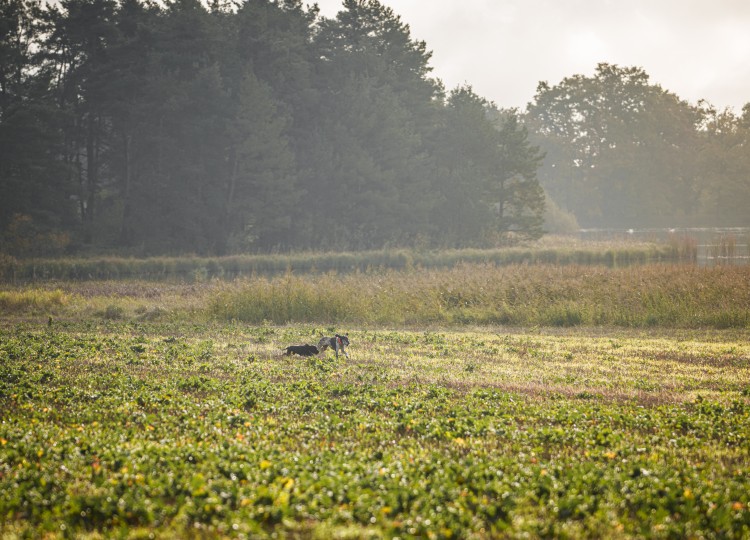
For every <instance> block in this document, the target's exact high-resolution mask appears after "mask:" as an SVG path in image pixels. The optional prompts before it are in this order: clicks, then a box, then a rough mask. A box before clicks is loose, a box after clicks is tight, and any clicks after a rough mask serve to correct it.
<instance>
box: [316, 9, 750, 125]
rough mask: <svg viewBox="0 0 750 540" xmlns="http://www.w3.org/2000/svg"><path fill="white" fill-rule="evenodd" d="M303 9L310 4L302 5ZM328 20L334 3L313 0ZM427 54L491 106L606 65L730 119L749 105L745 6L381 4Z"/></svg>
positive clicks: (451, 83) (450, 80)
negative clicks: (725, 111)
mask: <svg viewBox="0 0 750 540" xmlns="http://www.w3.org/2000/svg"><path fill="white" fill-rule="evenodd" d="M311 3H312V2H311ZM317 3H318V5H319V7H320V9H321V13H322V14H323V15H324V16H326V17H334V16H335V15H336V13H337V12H338V11H339V9H340V8H341V6H342V2H341V0H320V1H318V2H317ZM383 3H384V4H385V5H388V6H389V7H391V8H392V9H393V10H394V12H395V13H396V14H397V15H399V16H401V19H402V21H403V22H405V23H407V24H408V25H409V26H410V28H411V34H412V37H413V38H414V39H418V40H422V41H425V42H426V43H427V48H428V50H431V51H432V53H433V56H432V61H431V65H432V67H433V68H434V72H433V73H434V75H435V76H436V77H437V78H439V79H441V80H442V81H443V82H444V83H445V86H446V87H447V88H448V89H450V88H453V87H455V86H457V85H460V84H466V83H468V84H470V85H472V87H473V88H474V90H475V91H476V92H477V93H478V94H480V95H482V96H483V97H486V98H488V99H490V100H492V101H494V102H495V103H496V104H497V105H498V106H500V107H519V108H524V107H525V106H526V104H527V103H528V102H529V101H531V100H532V98H533V97H534V93H535V90H536V87H537V84H538V83H539V81H547V82H549V83H550V84H553V85H554V84H557V83H559V82H560V81H561V80H562V79H563V78H564V77H568V76H570V75H574V74H582V75H592V74H593V72H594V69H595V67H596V64H597V63H599V62H607V63H610V64H618V65H620V66H637V67H641V68H643V69H644V70H645V71H646V73H648V74H649V76H650V77H651V82H652V83H654V84H659V85H661V86H662V87H663V88H664V89H665V90H669V91H670V92H673V93H675V94H677V95H678V96H679V97H680V98H682V99H684V100H687V101H689V102H690V103H693V104H695V103H697V102H698V100H700V99H705V100H707V101H708V102H710V103H711V104H712V105H714V106H716V107H717V108H719V109H722V108H724V107H731V108H733V109H734V110H735V111H736V112H739V111H740V110H741V109H742V106H743V105H744V104H745V103H748V102H750V2H747V1H746V0H658V1H654V0H632V1H629V2H622V1H613V0H502V1H501V0H462V1H458V0H429V1H426V0H392V1H390V2H388V1H384V2H383Z"/></svg>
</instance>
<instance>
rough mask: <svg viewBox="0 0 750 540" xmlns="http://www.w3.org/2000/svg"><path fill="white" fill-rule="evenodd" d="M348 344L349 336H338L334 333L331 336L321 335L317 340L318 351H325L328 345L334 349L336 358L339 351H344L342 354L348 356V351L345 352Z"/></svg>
mask: <svg viewBox="0 0 750 540" xmlns="http://www.w3.org/2000/svg"><path fill="white" fill-rule="evenodd" d="M348 346H349V338H348V337H346V336H340V335H338V334H335V335H334V336H333V337H323V338H320V341H318V349H319V350H320V352H323V351H325V350H326V349H327V348H328V347H330V348H331V349H333V350H334V351H336V358H338V357H339V351H341V352H342V353H344V356H346V357H347V358H349V353H347V352H346V348H347V347H348Z"/></svg>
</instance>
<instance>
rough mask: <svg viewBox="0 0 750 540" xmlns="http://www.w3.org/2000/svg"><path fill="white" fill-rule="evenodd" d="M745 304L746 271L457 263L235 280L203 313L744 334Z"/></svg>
mask: <svg viewBox="0 0 750 540" xmlns="http://www.w3.org/2000/svg"><path fill="white" fill-rule="evenodd" d="M748 306H750V268H748V267H714V268H702V267H697V266H693V265H650V266H638V267H628V268H607V267H602V266H581V265H569V266H557V265H554V266H553V265H534V266H530V265H512V266H497V265H493V264H460V265H457V266H456V267H454V268H450V269H430V270H424V269H423V270H419V271H405V272H396V271H385V272H369V273H368V272H365V273H362V272H355V273H351V274H346V275H339V274H333V273H329V274H325V275H318V276H313V275H308V276H297V275H294V274H292V273H287V274H285V275H284V276H278V277H256V278H254V279H247V280H239V281H236V282H234V283H233V284H231V285H227V286H226V287H225V288H224V289H223V290H220V291H219V292H216V293H215V294H214V295H213V296H212V298H211V299H210V300H209V301H208V305H207V312H208V314H209V315H210V316H211V317H215V318H217V319H219V320H238V321H245V322H249V323H255V324H258V323H262V322H264V321H266V322H271V323H275V324H285V323H290V322H311V323H323V322H326V323H350V324H358V325H367V324H374V325H419V324H446V325H461V324H478V325H490V324H493V325H494V324H499V325H512V326H534V325H541V326H584V325H585V326H590V325H595V326H597V325H613V326H623V327H650V326H666V327H685V328H699V327H710V328H746V327H748V326H750V311H748Z"/></svg>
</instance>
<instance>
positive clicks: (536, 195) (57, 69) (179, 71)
mask: <svg viewBox="0 0 750 540" xmlns="http://www.w3.org/2000/svg"><path fill="white" fill-rule="evenodd" d="M34 4H35V3H34V2H32V3H24V2H19V1H13V2H11V3H10V4H9V5H8V6H7V8H4V10H3V11H2V17H3V21H1V22H2V24H3V28H5V27H8V32H7V33H3V35H2V36H0V38H1V39H2V40H3V41H2V42H1V43H0V45H2V47H3V49H2V50H3V51H7V56H8V57H9V59H10V60H12V61H9V62H7V66H6V62H3V67H2V69H1V70H0V76H1V77H2V79H1V80H2V86H3V89H4V91H3V96H2V101H1V102H0V107H2V110H0V150H2V154H3V155H7V156H9V159H7V160H6V159H4V160H3V161H2V163H0V201H2V202H0V205H2V212H0V216H2V218H0V249H2V250H3V251H4V252H7V253H10V254H12V255H14V256H23V257H29V256H39V255H52V254H55V253H59V252H61V251H62V250H64V249H68V248H69V249H70V250H71V251H78V250H82V249H84V248H92V249H93V250H94V251H98V252H107V253H111V252H113V251H118V252H120V253H125V254H128V255H130V254H138V255H154V254H182V253H199V254H202V255H225V254H227V253H242V252H247V251H248V250H256V251H264V252H271V251H274V250H277V249H279V248H283V249H288V248H306V249H310V248H314V249H321V248H322V249H330V250H337V251H343V250H346V249H374V248H382V247H384V246H425V245H431V246H442V245H445V244H450V245H457V246H465V245H487V244H490V243H492V242H494V241H495V237H494V236H493V235H492V234H489V233H491V232H497V231H499V232H501V233H505V232H507V231H509V230H512V231H516V232H517V233H521V234H524V235H528V236H529V237H532V238H535V237H538V236H539V235H540V234H541V229H540V219H541V218H540V216H541V212H542V210H543V201H542V194H541V192H540V191H539V190H538V189H536V188H535V184H536V179H535V177H534V172H535V170H536V167H537V166H538V159H537V157H536V150H535V149H531V148H530V147H529V145H528V143H527V141H526V132H525V130H524V129H523V128H521V127H520V126H519V125H518V122H517V121H518V118H517V117H516V115H515V113H514V112H508V113H507V114H505V118H504V120H503V121H502V122H497V118H495V119H494V120H493V122H490V121H489V120H488V119H487V118H486V117H485V116H486V115H489V114H491V113H492V112H493V111H494V107H493V106H491V105H490V104H489V103H487V102H486V101H482V102H481V103H480V102H479V101H478V102H477V103H478V104H479V109H478V112H479V116H473V117H470V118H467V119H466V120H467V121H466V122H463V124H462V126H461V128H462V130H463V133H481V134H482V136H483V137H484V136H486V137H487V140H486V144H489V146H490V147H493V148H494V149H493V152H492V154H491V155H489V156H487V155H484V156H482V157H483V159H482V160H480V161H477V162H476V163H477V165H478V167H473V166H472V162H473V161H474V160H475V158H476V157H477V156H476V155H468V154H467V155H463V154H462V153H461V152H459V151H457V150H456V148H448V150H449V151H450V152H452V155H453V156H454V157H453V159H452V161H453V162H454V163H455V165H456V167H457V170H459V171H460V174H451V173H446V172H445V171H444V170H443V165H442V164H440V161H441V159H442V158H441V155H442V154H443V153H444V151H445V150H446V141H455V140H456V134H455V133H452V131H453V130H454V129H455V127H454V126H453V125H451V122H450V116H451V113H450V112H449V109H450V108H451V107H452V105H450V104H449V103H447V102H446V100H445V96H444V94H443V88H442V85H441V84H440V83H439V81H436V80H434V79H432V78H430V77H429V73H430V67H429V58H430V53H429V52H428V51H427V48H426V44H425V43H424V42H420V41H416V40H414V39H413V38H412V36H411V35H410V29H409V26H408V25H406V24H405V23H403V22H402V21H401V20H400V18H399V17H398V16H397V15H396V14H395V13H394V12H393V10H391V9H390V8H387V7H385V6H384V5H382V4H381V3H380V2H377V1H374V0H367V1H364V0H360V1H354V2H347V3H345V4H344V6H343V8H342V11H341V13H340V14H339V15H338V16H337V17H336V18H335V19H330V20H329V19H325V18H321V17H319V16H318V15H317V10H316V9H314V8H308V7H307V6H306V5H303V4H302V3H301V2H297V1H289V2H268V1H267V0H251V1H248V2H243V3H242V5H241V6H240V5H238V6H235V7H236V9H235V8H230V7H228V6H227V7H222V5H223V3H221V2H216V3H212V5H211V7H206V6H205V5H204V4H203V3H201V2H195V1H189V2H172V3H169V4H167V5H162V4H160V3H153V2H146V1H143V0H101V1H97V2H84V1H81V0H75V1H70V2H64V3H53V4H50V5H49V6H47V7H43V6H41V5H35V6H34ZM224 4H225V3H224ZM32 6H34V9H32ZM32 51H34V52H35V53H36V52H38V54H31V52H32ZM3 54H6V53H3ZM494 112H495V113H497V111H494ZM3 134H6V136H2V135H3ZM460 137H461V135H460V134H459V137H458V138H459V140H460ZM529 150H533V151H531V152H529ZM485 158H487V159H485ZM488 180H489V181H490V183H495V184H497V183H500V184H503V183H506V182H507V183H508V184H507V186H504V187H502V188H500V189H488V185H487V182H488ZM446 184H450V185H446ZM511 184H512V185H511ZM537 187H538V186H537ZM527 188H528V189H527ZM467 194H468V196H467ZM498 205H499V206H498ZM493 207H497V208H499V209H500V210H503V211H505V213H504V214H503V215H502V216H500V219H495V218H496V216H495V215H494V214H493V213H492V212H491V209H492V208H493ZM476 208H481V209H482V210H481V211H480V212H475V211H474V210H473V209H476ZM447 212H455V213H456V214H457V215H456V217H455V218H454V220H453V222H451V221H450V220H448V221H446V220H445V219H443V218H444V216H445V214H446V213H447ZM501 213H502V212H501ZM472 214H474V215H473V216H472ZM14 215H18V216H22V219H21V218H18V219H15V220H14V219H13V218H12V217H11V216H14ZM468 216H472V217H474V218H475V223H474V226H473V227H467V228H456V227H454V225H455V223H460V222H461V221H462V220H464V219H465V218H466V217H468ZM477 231H479V232H480V233H482V234H479V235H476V234H474V233H475V232H477ZM199 275H200V274H199Z"/></svg>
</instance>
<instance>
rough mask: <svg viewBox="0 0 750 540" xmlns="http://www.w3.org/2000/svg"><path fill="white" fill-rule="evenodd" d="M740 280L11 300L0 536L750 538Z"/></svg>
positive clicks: (595, 274)
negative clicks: (341, 343)
mask: <svg viewBox="0 0 750 540" xmlns="http://www.w3.org/2000/svg"><path fill="white" fill-rule="evenodd" d="M749 273H750V269H749V268H743V267H717V268H700V267H696V266H674V265H646V266H629V267H626V268H609V267H606V266H579V265H569V266H551V265H511V266H497V265H493V264H463V265H458V266H456V267H453V268H449V269H445V268H444V269H437V268H434V269H414V268H412V269H409V270H404V271H394V270H380V271H363V272H356V271H355V272H348V273H345V274H334V273H326V274H310V275H306V276H303V275H296V274H293V273H286V274H284V275H280V276H276V277H253V278H244V279H240V280H235V281H224V280H210V279H209V280H204V281H201V282H189V283H176V282H175V283H153V282H149V281H85V282H44V283H41V284H36V285H23V286H11V285H6V286H5V287H4V288H3V289H2V290H0V411H2V412H1V413H0V516H1V517H2V518H1V519H0V523H2V524H1V525H0V534H2V536H3V538H23V537H46V538H67V537H91V538H99V537H122V538H141V537H146V536H152V537H155V538H173V537H202V538H224V537H226V538H263V537H272V536H273V537H284V536H286V537H301V538H321V539H322V538H326V539H327V538H381V537H399V538H416V537H420V538H425V537H426V538H491V537H508V538H522V537H557V538H563V537H569V538H603V537H606V538H642V537H651V538H676V537H679V538H682V537H704V538H744V537H747V536H748V535H750V506H749V505H750V497H749V496H748V493H750V452H749V450H748V449H749V448H750V382H749V381H750V345H748V343H750V339H748V338H750V334H749V332H750V325H749V324H748V309H747V306H748V305H750V286H749V285H748V283H750V279H748V278H750V276H749V275H748V274H749ZM334 331H338V332H343V333H348V335H349V337H350V340H351V342H352V346H351V347H350V349H349V352H350V355H351V358H350V359H346V358H344V357H341V358H339V359H338V360H337V359H335V357H334V355H333V353H330V352H329V353H327V354H323V355H320V356H318V357H313V358H300V357H291V358H290V357H285V356H282V355H281V352H282V348H283V347H286V346H287V345H290V344H301V343H316V342H317V340H318V339H319V338H320V336H321V335H330V334H332V333H333V332H334Z"/></svg>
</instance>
